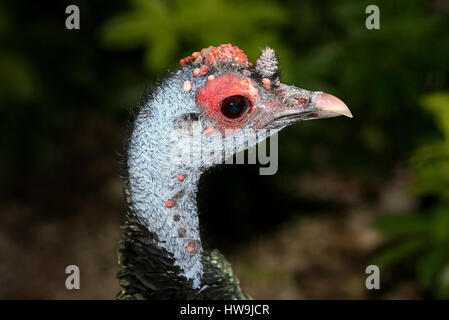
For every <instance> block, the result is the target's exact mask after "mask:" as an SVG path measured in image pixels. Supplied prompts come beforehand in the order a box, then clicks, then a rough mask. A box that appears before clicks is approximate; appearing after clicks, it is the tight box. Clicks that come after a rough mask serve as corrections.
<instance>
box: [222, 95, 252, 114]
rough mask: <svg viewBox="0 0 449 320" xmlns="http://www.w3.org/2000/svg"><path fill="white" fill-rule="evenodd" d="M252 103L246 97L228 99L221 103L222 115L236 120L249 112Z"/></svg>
mask: <svg viewBox="0 0 449 320" xmlns="http://www.w3.org/2000/svg"><path fill="white" fill-rule="evenodd" d="M249 106H250V103H249V101H248V99H246V98H245V97H244V96H231V97H227V98H226V99H224V100H223V102H222V103H221V109H220V110H221V113H222V114H223V115H224V116H225V117H227V118H230V119H236V118H238V117H240V116H241V115H243V114H244V113H245V111H246V110H248V108H249Z"/></svg>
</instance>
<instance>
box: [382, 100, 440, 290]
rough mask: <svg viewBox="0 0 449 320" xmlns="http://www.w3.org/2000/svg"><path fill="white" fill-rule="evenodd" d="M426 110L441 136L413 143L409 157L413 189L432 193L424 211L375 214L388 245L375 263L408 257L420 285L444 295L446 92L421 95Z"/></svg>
mask: <svg viewBox="0 0 449 320" xmlns="http://www.w3.org/2000/svg"><path fill="white" fill-rule="evenodd" d="M422 104H423V106H424V108H425V109H426V110H428V111H429V112H431V113H432V115H433V116H434V118H435V121H436V123H437V125H438V128H439V129H440V132H441V134H442V139H441V140H439V141H436V142H430V143H427V144H425V145H424V146H422V147H421V148H419V149H418V150H417V151H416V152H415V153H414V155H413V157H412V165H413V168H414V170H415V174H416V181H415V183H414V185H413V188H412V190H413V192H414V193H415V194H417V195H434V196H436V197H437V198H438V201H437V202H436V203H435V205H434V206H433V207H432V208H431V209H430V210H429V212H426V214H419V213H411V214H406V215H399V216H396V215H395V216H387V217H383V218H382V219H379V221H378V226H379V228H380V230H381V231H382V232H383V233H384V234H385V235H386V236H387V238H388V239H389V240H390V241H391V243H392V246H390V247H389V248H387V249H385V250H384V251H383V252H382V253H380V254H379V255H378V256H377V258H376V261H375V263H377V264H379V265H381V266H383V267H386V266H390V265H392V264H396V263H400V262H406V261H410V260H412V261H414V262H415V267H416V275H417V278H418V280H419V281H420V283H421V284H422V286H423V287H424V288H427V289H432V290H433V291H434V293H435V294H436V295H438V296H439V297H441V298H449V276H448V274H449V273H448V272H449V271H448V270H449V161H448V160H449V112H448V111H449V94H446V93H435V94H431V95H428V96H426V97H425V98H424V99H423V100H422Z"/></svg>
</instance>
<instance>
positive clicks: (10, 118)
mask: <svg viewBox="0 0 449 320" xmlns="http://www.w3.org/2000/svg"><path fill="white" fill-rule="evenodd" d="M69 4H75V5H77V6H78V7H79V8H80V12H81V28H80V30H67V29H66V28H65V19H66V17H67V16H68V14H66V13H65V8H66V6H67V5H69ZM370 4H375V5H377V6H379V8H380V27H381V28H380V30H367V29H366V27H365V19H366V18H367V17H368V14H366V13H365V8H366V7H367V6H368V5H370ZM228 42H230V43H232V44H234V45H237V46H239V47H240V48H242V49H243V50H245V52H246V53H247V55H248V57H249V59H250V61H253V62H254V61H255V60H256V59H257V57H258V54H259V53H260V50H261V49H262V48H264V47H265V46H267V45H269V46H272V47H273V48H275V49H276V51H277V52H278V53H279V55H280V57H281V68H282V73H283V82H284V83H291V84H295V85H298V86H300V87H303V88H307V89H310V90H320V91H326V92H329V93H332V94H334V95H336V96H338V97H340V98H341V99H342V100H343V101H345V102H346V103H347V105H348V106H349V107H350V109H351V111H352V113H353V114H354V119H351V120H350V119H346V118H342V117H340V118H335V119H327V120H320V121H310V122H304V123H301V124H299V125H296V126H294V127H291V128H288V129H286V130H284V131H283V132H281V133H280V135H279V171H278V173H277V174H276V175H274V176H260V175H258V167H257V166H255V165H246V166H221V167H219V168H216V169H213V170H212V171H211V172H209V173H207V174H206V175H205V176H204V177H203V178H202V181H201V186H200V195H199V205H200V211H201V217H200V221H201V225H202V230H203V231H202V232H203V238H204V239H205V242H206V245H207V246H210V247H217V248H219V249H220V250H221V251H222V252H223V253H224V254H225V256H226V257H227V258H228V259H229V260H230V261H231V263H232V264H233V267H234V269H235V270H234V271H235V272H236V273H237V275H238V276H239V278H240V280H241V283H242V287H243V288H244V289H245V290H246V291H247V292H248V293H250V294H251V295H252V296H253V297H254V298H264V299H266V298H271V299H314V298H324V299H338V298H342V299H348V298H353V299H398V298H402V299H420V298H449V161H448V160H449V91H448V89H449V1H443V0H432V1H424V0H423V1H418V0H417V1H405V0H397V1H293V0H292V1H280V0H278V1H276V0H270V1H256V0H253V1H246V2H241V1H240V2H238V1H233V0H208V1H198V0H191V1H181V0H169V1H162V0H131V1H124V0H120V1H87V0H85V1H70V2H64V1H63V2H60V3H50V2H49V3H42V2H40V3H37V2H36V3H33V2H28V3H25V2H20V1H4V2H2V3H1V4H0V46H1V50H0V113H1V114H0V124H1V125H0V130H1V132H0V139H1V157H0V177H1V179H0V190H1V193H0V197H1V202H0V212H1V218H2V219H1V222H0V254H1V260H0V298H3V299H12V298H16V299H17V298H19V299H20V298H25V299H30V298H39V299H57V298H59V299H113V298H114V297H115V295H116V294H117V293H118V292H119V285H118V281H117V280H116V279H115V274H116V272H117V271H118V270H119V266H118V264H117V260H116V248H117V242H118V240H119V239H120V236H121V234H120V228H119V226H120V224H121V223H123V221H124V213H125V204H124V198H123V195H122V182H121V180H120V174H121V172H120V168H119V164H118V163H119V160H120V156H119V154H120V152H121V150H122V149H121V148H122V142H123V141H124V139H125V137H126V134H127V130H126V129H127V123H128V119H129V111H130V110H132V109H133V108H134V107H136V106H137V103H138V101H139V99H140V95H141V93H142V91H143V89H144V86H145V83H146V82H152V81H156V80H158V79H161V78H162V77H163V76H164V71H165V70H167V69H172V70H173V69H174V68H176V67H177V62H178V61H179V59H180V58H181V57H184V56H187V55H189V54H190V53H191V52H193V51H197V50H199V49H201V48H203V47H207V46H209V45H219V44H221V43H228ZM223 199H225V200H226V201H224V202H223V201H222V200H223ZM217 203H220V205H217ZM70 264H75V265H78V266H79V267H80V270H81V290H74V291H69V290H67V289H66V288H65V285H64V284H65V278H66V276H67V275H66V274H65V268H66V266H67V265H70ZM370 264H376V265H378V266H379V267H380V270H381V276H380V279H381V289H380V290H371V291H370V290H367V289H366V288H365V279H366V277H367V275H366V274H365V268H366V267H367V266H368V265H370Z"/></svg>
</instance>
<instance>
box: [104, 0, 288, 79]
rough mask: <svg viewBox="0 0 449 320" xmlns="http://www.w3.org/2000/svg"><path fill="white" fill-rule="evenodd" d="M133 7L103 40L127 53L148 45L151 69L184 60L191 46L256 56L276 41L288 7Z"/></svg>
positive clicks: (157, 3) (135, 2) (155, 3)
mask: <svg viewBox="0 0 449 320" xmlns="http://www.w3.org/2000/svg"><path fill="white" fill-rule="evenodd" d="M131 7H132V8H131V11H129V12H127V13H123V14H121V15H118V16H117V17H114V18H112V19H110V20H109V21H108V22H107V23H106V24H105V26H104V27H103V29H102V38H103V40H104V41H105V43H106V44H108V45H110V46H113V47H117V48H121V49H133V48H137V47H144V48H145V54H144V59H145V66H146V67H147V69H148V70H150V71H160V70H164V69H166V68H167V66H169V65H172V64H173V62H174V61H179V59H180V57H179V56H178V53H179V52H180V51H181V49H182V45H183V44H186V43H187V44H189V46H191V47H193V48H203V47H208V46H209V45H219V44H221V43H228V42H232V43H233V44H236V45H240V46H241V47H242V48H245V50H246V51H247V52H248V54H254V55H255V54H257V53H258V51H259V49H260V48H261V47H264V46H265V45H267V43H273V39H276V31H277V30H278V26H279V25H281V24H284V23H285V22H286V19H287V15H286V8H284V7H281V6H276V5H274V4H273V3H262V4H261V3H260V2H259V1H246V2H238V1H232V0H231V1H229V0H209V1H199V0H191V1H184V0H171V1H162V0H152V1H148V0H132V1H131ZM249 13H250V14H249ZM190 53H191V52H190V51H187V52H184V54H190Z"/></svg>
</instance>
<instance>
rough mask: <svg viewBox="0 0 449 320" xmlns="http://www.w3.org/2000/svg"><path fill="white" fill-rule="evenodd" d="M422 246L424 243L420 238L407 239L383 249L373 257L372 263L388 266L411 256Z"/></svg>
mask: <svg viewBox="0 0 449 320" xmlns="http://www.w3.org/2000/svg"><path fill="white" fill-rule="evenodd" d="M424 247H425V244H424V242H423V241H422V240H420V239H413V240H408V241H405V242H402V243H400V244H398V245H395V246H392V247H390V248H387V249H385V250H383V251H382V252H381V253H379V254H378V255H377V256H376V257H375V258H374V260H373V264H375V265H378V266H379V267H388V266H391V265H393V264H395V263H398V262H401V261H404V260H405V259H408V258H410V257H412V256H413V255H415V254H416V253H417V252H418V251H419V250H421V249H423V248H424Z"/></svg>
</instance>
